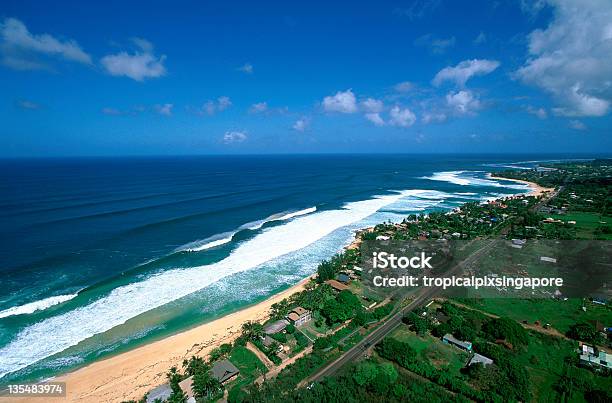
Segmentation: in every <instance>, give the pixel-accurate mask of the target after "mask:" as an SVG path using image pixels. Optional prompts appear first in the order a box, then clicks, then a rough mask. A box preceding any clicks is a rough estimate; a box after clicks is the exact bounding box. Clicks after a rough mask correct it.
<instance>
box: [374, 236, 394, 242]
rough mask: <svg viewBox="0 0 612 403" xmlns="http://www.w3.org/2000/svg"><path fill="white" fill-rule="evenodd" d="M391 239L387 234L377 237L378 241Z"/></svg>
mask: <svg viewBox="0 0 612 403" xmlns="http://www.w3.org/2000/svg"><path fill="white" fill-rule="evenodd" d="M389 239H391V238H390V237H388V236H387V235H379V236H377V237H376V240H377V241H388V240H389Z"/></svg>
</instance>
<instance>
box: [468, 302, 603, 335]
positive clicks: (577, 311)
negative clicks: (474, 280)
mask: <svg viewBox="0 0 612 403" xmlns="http://www.w3.org/2000/svg"><path fill="white" fill-rule="evenodd" d="M462 303H465V304H466V305H469V306H472V307H474V308H476V309H480V310H482V311H486V312H490V313H492V314H494V315H498V316H507V317H509V318H511V319H514V320H516V321H518V322H522V321H524V320H526V321H527V322H529V323H534V322H535V321H540V323H541V324H542V325H544V324H546V323H550V324H551V326H552V327H554V328H555V329H557V330H558V331H560V332H561V333H565V332H567V331H568V330H569V328H570V326H571V325H573V324H575V323H579V322H586V321H589V320H598V321H600V322H602V323H603V324H604V326H612V309H611V308H610V307H608V306H603V305H597V304H593V303H591V302H585V303H584V306H585V307H586V312H585V311H583V309H582V306H583V301H582V300H581V299H568V300H567V301H561V300H556V299H530V300H527V299H501V298H497V299H479V300H470V299H467V300H463V301H462Z"/></svg>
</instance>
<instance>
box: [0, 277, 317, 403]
mask: <svg viewBox="0 0 612 403" xmlns="http://www.w3.org/2000/svg"><path fill="white" fill-rule="evenodd" d="M311 278H313V276H312V275H311V276H309V277H307V278H305V279H303V280H301V281H300V282H299V283H297V284H295V285H293V286H291V287H289V288H287V289H286V290H283V291H281V292H279V293H277V294H274V295H272V296H271V297H269V298H268V299H266V300H264V301H261V302H259V303H257V304H255V305H251V306H248V307H246V308H242V309H240V310H238V311H236V312H233V313H230V314H228V315H225V316H222V317H220V318H217V319H215V320H212V321H210V322H207V323H204V324H201V325H198V326H196V327H194V328H191V329H189V330H185V331H182V332H180V333H177V334H174V335H171V336H168V337H165V338H163V339H160V340H156V341H153V342H151V343H149V344H145V345H143V346H140V347H137V348H135V349H133V350H130V351H126V352H122V353H119V354H117V355H115V356H112V357H108V358H105V359H103V360H100V361H95V362H92V363H90V364H88V365H87V366H85V367H82V368H79V369H77V370H74V371H72V372H68V373H66V374H63V375H58V376H57V377H55V378H53V379H52V380H53V381H54V382H66V392H67V393H66V396H65V397H57V398H47V400H48V401H53V402H64V401H71V402H119V401H125V400H131V399H134V400H138V399H140V398H142V396H143V395H144V394H145V393H146V392H148V391H150V390H151V389H153V388H154V387H156V386H159V385H161V384H163V383H166V373H167V372H168V370H169V369H170V368H171V367H172V366H177V367H178V368H181V365H182V362H183V359H188V358H190V357H191V356H193V355H199V356H201V357H205V356H206V355H207V354H208V353H209V352H210V351H211V350H212V349H213V348H215V347H218V346H220V345H221V344H223V343H231V342H233V341H234V340H235V339H236V337H238V336H239V335H240V332H241V327H242V324H243V323H244V322H247V321H249V320H251V321H258V322H263V321H264V320H266V319H267V318H268V317H269V311H270V308H271V306H272V305H273V304H275V303H277V302H280V301H281V300H283V299H285V298H287V297H289V296H291V295H293V294H295V293H297V292H300V291H302V290H303V289H304V287H305V285H306V284H307V283H308V282H309V281H310V279H311ZM0 401H11V400H10V399H7V398H4V397H0ZM18 401H19V402H30V401H31V402H34V403H36V402H40V399H38V398H30V399H29V398H19V400H18Z"/></svg>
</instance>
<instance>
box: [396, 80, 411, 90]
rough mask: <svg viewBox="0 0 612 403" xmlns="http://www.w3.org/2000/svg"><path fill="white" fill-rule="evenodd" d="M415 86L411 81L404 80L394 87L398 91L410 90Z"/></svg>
mask: <svg viewBox="0 0 612 403" xmlns="http://www.w3.org/2000/svg"><path fill="white" fill-rule="evenodd" d="M412 88H414V85H413V84H412V83H411V82H410V81H403V82H401V83H397V84H395V85H394V86H393V89H394V90H395V91H397V92H408V91H411V90H412Z"/></svg>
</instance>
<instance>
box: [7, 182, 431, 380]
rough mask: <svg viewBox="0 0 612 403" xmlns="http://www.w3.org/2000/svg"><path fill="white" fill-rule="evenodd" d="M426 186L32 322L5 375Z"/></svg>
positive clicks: (354, 205) (279, 232) (306, 219)
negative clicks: (214, 261) (214, 260)
mask: <svg viewBox="0 0 612 403" xmlns="http://www.w3.org/2000/svg"><path fill="white" fill-rule="evenodd" d="M422 192H424V191H423V190H411V191H402V192H396V193H393V194H389V195H384V196H374V197H373V198H371V199H368V200H363V201H357V202H351V203H347V204H345V205H344V206H343V207H342V208H339V209H336V210H325V211H320V212H316V213H314V214H309V213H306V214H305V215H300V216H295V215H294V216H293V218H294V219H293V220H290V221H288V222H286V223H284V224H282V225H279V226H275V227H271V228H267V229H264V230H263V231H262V232H261V233H260V234H258V235H256V236H255V237H254V238H252V239H250V240H247V241H244V242H243V243H241V244H240V245H239V246H238V247H237V248H236V249H235V250H233V251H232V252H231V253H230V255H229V256H228V257H226V258H225V259H223V260H221V261H219V262H217V263H213V264H210V265H206V266H199V267H191V268H175V269H171V270H167V271H165V272H162V273H157V274H154V275H152V276H151V277H149V278H147V279H145V280H143V281H139V282H134V283H130V284H127V285H124V286H121V287H118V288H115V289H114V290H112V291H111V292H110V293H109V294H108V295H106V296H104V297H102V298H100V299H98V300H96V301H94V302H92V303H90V304H88V305H85V306H82V307H79V308H75V309H73V310H71V311H69V312H66V313H63V314H60V315H57V316H53V317H50V318H47V319H45V320H42V321H40V322H38V323H35V324H33V325H30V326H28V327H26V328H24V329H23V330H22V331H21V332H19V333H18V334H17V335H16V336H15V338H14V339H13V340H11V341H10V342H9V343H8V344H6V345H5V346H3V347H2V348H0V357H2V360H1V361H0V378H2V377H4V376H5V375H7V374H9V373H11V372H15V371H17V370H19V369H22V368H25V367H27V366H29V365H31V364H34V363H36V362H38V361H40V360H43V359H45V358H47V357H50V356H52V355H54V354H57V353H59V352H61V351H63V350H65V349H67V348H69V347H71V346H74V345H77V344H78V343H79V342H81V341H83V340H85V339H87V338H90V337H92V336H94V335H96V334H100V333H103V332H105V331H107V330H110V329H112V328H113V327H115V326H118V325H121V324H123V323H125V322H126V321H128V320H129V319H131V318H134V317H135V316H137V315H140V314H142V313H145V312H147V311H150V310H152V309H155V308H158V307H160V306H162V305H165V304H167V303H169V302H172V301H175V300H177V299H179V298H182V297H184V296H187V295H189V294H191V293H194V292H196V291H198V290H200V289H202V288H204V287H206V286H208V285H210V284H213V283H215V282H217V281H219V280H220V279H222V278H224V277H227V276H229V275H232V274H234V273H238V272H242V271H246V270H249V269H253V268H255V267H258V266H259V265H261V264H263V263H265V262H267V261H270V260H272V259H275V258H279V257H281V256H284V255H287V254H289V253H291V252H295V251H297V250H300V249H302V248H304V247H306V246H308V245H310V244H312V243H314V242H316V241H317V240H319V239H321V238H323V237H325V236H326V235H328V234H330V233H331V232H333V231H334V230H336V229H338V228H341V227H345V226H348V225H350V224H353V223H356V222H358V221H361V220H363V219H365V218H367V217H368V216H370V215H372V214H374V213H376V212H377V211H378V210H379V209H381V208H382V207H384V206H386V205H389V204H391V203H393V202H395V201H397V200H400V199H401V198H402V197H405V196H410V195H416V194H418V193H422ZM303 211H304V210H302V212H303ZM296 213H297V212H296ZM290 214H295V213H290ZM67 324H69V325H68V326H67ZM50 335H53V337H49V336H50Z"/></svg>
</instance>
